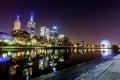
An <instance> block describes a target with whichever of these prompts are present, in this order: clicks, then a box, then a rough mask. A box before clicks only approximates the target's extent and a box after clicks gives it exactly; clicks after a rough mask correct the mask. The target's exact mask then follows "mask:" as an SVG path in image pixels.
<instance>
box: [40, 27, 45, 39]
mask: <svg viewBox="0 0 120 80" xmlns="http://www.w3.org/2000/svg"><path fill="white" fill-rule="evenodd" d="M45 29H46V28H45V27H44V26H42V27H40V36H43V37H45Z"/></svg>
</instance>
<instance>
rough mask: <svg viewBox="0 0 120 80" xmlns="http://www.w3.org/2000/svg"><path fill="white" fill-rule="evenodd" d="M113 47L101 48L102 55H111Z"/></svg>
mask: <svg viewBox="0 0 120 80" xmlns="http://www.w3.org/2000/svg"><path fill="white" fill-rule="evenodd" d="M111 54H112V53H111V49H101V55H102V57H107V56H109V55H111Z"/></svg>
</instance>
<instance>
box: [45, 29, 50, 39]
mask: <svg viewBox="0 0 120 80" xmlns="http://www.w3.org/2000/svg"><path fill="white" fill-rule="evenodd" d="M45 36H46V38H47V39H49V38H50V29H49V28H46V30H45Z"/></svg>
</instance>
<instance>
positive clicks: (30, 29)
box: [27, 13, 36, 37]
mask: <svg viewBox="0 0 120 80" xmlns="http://www.w3.org/2000/svg"><path fill="white" fill-rule="evenodd" d="M35 25H36V23H35V22H34V20H33V13H31V18H30V20H29V21H28V22H27V32H28V33H29V34H30V37H33V36H34V35H35Z"/></svg>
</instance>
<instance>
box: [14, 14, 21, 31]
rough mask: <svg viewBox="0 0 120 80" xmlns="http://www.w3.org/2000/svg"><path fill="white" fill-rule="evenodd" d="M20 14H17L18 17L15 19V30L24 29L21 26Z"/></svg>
mask: <svg viewBox="0 0 120 80" xmlns="http://www.w3.org/2000/svg"><path fill="white" fill-rule="evenodd" d="M19 17H20V16H19V15H17V19H16V20H15V22H14V29H13V30H14V31H17V30H22V28H21V21H20V19H19Z"/></svg>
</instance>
